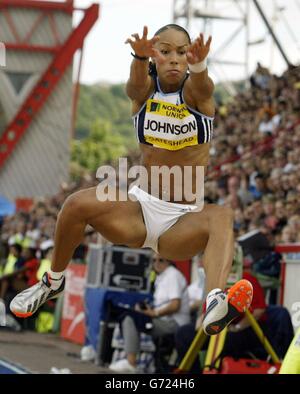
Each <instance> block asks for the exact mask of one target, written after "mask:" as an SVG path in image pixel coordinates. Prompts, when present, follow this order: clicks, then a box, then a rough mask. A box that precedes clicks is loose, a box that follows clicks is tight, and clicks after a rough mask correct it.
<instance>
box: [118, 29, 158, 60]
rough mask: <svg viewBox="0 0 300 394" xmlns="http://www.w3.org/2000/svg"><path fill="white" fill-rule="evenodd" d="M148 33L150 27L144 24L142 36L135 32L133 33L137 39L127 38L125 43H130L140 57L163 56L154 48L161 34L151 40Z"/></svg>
mask: <svg viewBox="0 0 300 394" xmlns="http://www.w3.org/2000/svg"><path fill="white" fill-rule="evenodd" d="M147 35H148V27H147V26H144V29H143V36H142V38H140V36H139V35H138V34H137V33H135V34H131V36H132V37H134V38H135V40H132V39H131V38H127V40H126V41H125V44H130V46H131V48H132V49H133V50H134V53H135V54H136V55H137V56H140V57H161V56H162V55H161V54H160V52H159V51H158V50H157V49H156V48H154V44H155V43H156V42H157V41H158V40H159V36H154V37H153V38H151V39H150V40H149V39H148V38H147Z"/></svg>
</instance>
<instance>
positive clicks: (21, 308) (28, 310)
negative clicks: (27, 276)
mask: <svg viewBox="0 0 300 394" xmlns="http://www.w3.org/2000/svg"><path fill="white" fill-rule="evenodd" d="M64 288H65V277H64V278H63V281H62V284H61V285H60V287H59V288H58V289H57V290H53V289H51V283H50V280H49V277H48V273H47V272H45V273H44V275H43V278H42V280H41V281H40V282H39V283H37V284H36V285H34V286H31V287H29V288H28V289H26V290H24V291H22V292H21V293H19V294H18V295H17V296H16V297H15V298H14V299H13V300H12V301H11V303H10V306H9V307H10V310H11V311H12V313H13V314H14V315H16V316H17V317H23V318H25V317H29V316H31V315H33V314H34V313H35V312H36V311H37V310H38V308H39V307H40V306H42V305H43V304H44V303H45V302H46V301H48V300H51V299H52V298H56V297H58V296H59V295H60V294H61V293H62V292H63V290H64Z"/></svg>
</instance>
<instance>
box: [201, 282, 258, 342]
mask: <svg viewBox="0 0 300 394" xmlns="http://www.w3.org/2000/svg"><path fill="white" fill-rule="evenodd" d="M252 298H253V287H252V284H251V283H250V282H249V281H248V280H246V279H242V280H240V281H238V282H237V283H235V284H234V285H233V286H232V287H231V288H230V289H229V290H228V292H227V293H224V292H223V291H222V290H221V289H214V290H212V291H211V292H210V293H209V294H208V295H207V298H206V312H205V315H204V318H203V330H204V332H205V333H206V334H207V335H216V334H219V332H221V331H222V330H223V329H224V328H225V327H226V326H228V325H229V324H230V323H231V322H232V320H234V319H235V318H237V317H239V316H241V315H242V314H243V313H244V312H245V311H246V309H248V308H249V307H250V305H251V302H252Z"/></svg>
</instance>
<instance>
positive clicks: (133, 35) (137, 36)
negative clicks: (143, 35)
mask: <svg viewBox="0 0 300 394" xmlns="http://www.w3.org/2000/svg"><path fill="white" fill-rule="evenodd" d="M131 36H132V37H134V38H135V39H136V40H139V39H140V36H139V35H138V33H135V34H131Z"/></svg>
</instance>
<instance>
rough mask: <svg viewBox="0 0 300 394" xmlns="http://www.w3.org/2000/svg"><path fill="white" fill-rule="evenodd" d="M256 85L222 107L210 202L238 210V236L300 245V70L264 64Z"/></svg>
mask: <svg viewBox="0 0 300 394" xmlns="http://www.w3.org/2000/svg"><path fill="white" fill-rule="evenodd" d="M250 85H251V86H250V87H249V89H247V90H245V91H243V92H241V93H238V94H237V96H236V97H234V98H233V100H232V101H230V102H229V103H226V104H222V103H221V104H220V105H219V106H217V113H216V118H215V131H214V133H215V138H214V139H213V141H212V146H211V159H210V170H209V172H208V176H207V181H206V184H205V190H206V199H207V201H208V202H214V203H218V204H220V205H224V206H228V207H231V208H232V209H233V210H234V215H235V221H234V226H235V230H236V234H237V235H242V234H244V233H246V232H248V231H251V230H253V229H257V228H259V229H261V230H262V231H263V232H264V233H265V234H266V235H267V236H268V237H269V239H270V241H271V242H272V243H273V244H278V243H294V242H300V199H299V193H300V161H299V157H300V68H299V67H297V68H294V67H293V68H290V69H289V70H287V71H286V72H285V73H284V74H283V75H282V76H279V77H278V76H276V75H272V74H270V72H269V71H268V70H267V69H266V68H264V67H262V66H261V65H260V64H258V66H257V69H256V71H255V73H254V74H253V75H252V77H251V79H250Z"/></svg>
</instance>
